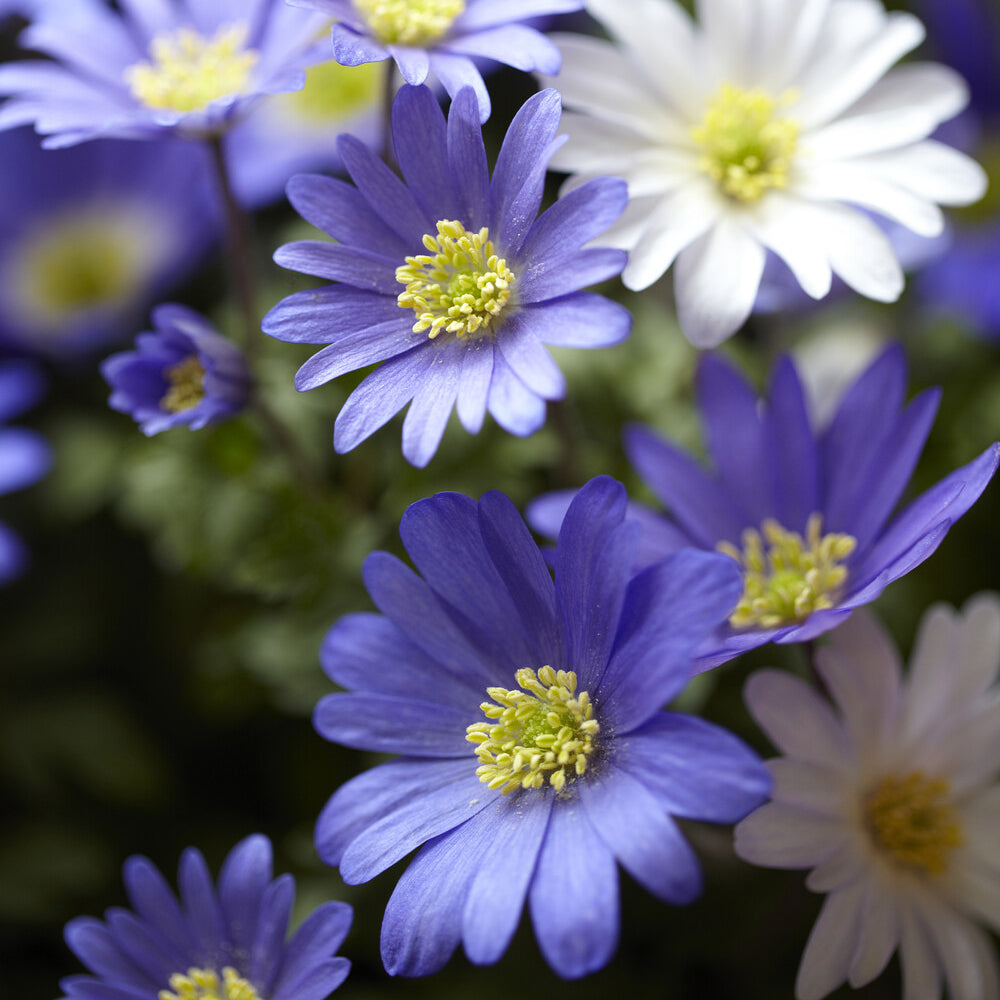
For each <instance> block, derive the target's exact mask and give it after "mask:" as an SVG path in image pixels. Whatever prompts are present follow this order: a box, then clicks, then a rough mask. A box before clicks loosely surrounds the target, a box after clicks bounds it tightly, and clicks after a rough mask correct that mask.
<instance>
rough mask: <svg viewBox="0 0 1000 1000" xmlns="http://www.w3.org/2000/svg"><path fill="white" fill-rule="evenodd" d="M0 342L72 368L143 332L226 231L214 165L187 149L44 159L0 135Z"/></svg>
mask: <svg viewBox="0 0 1000 1000" xmlns="http://www.w3.org/2000/svg"><path fill="white" fill-rule="evenodd" d="M0 181H2V184H3V190H4V203H3V206H4V207H3V224H2V225H0V292H2V294H0V344H7V345H11V346H14V347H16V348H17V349H18V350H20V351H28V352H30V353H32V354H42V355H47V356H50V357H54V358H67V357H71V356H75V355H79V354H81V353H86V352H88V351H92V350H94V349H95V348H96V347H104V348H106V347H107V346H108V344H109V342H110V341H112V340H114V339H116V338H117V337H119V336H121V335H122V334H123V333H125V332H127V331H128V330H129V328H131V329H132V330H134V329H135V328H136V325H137V324H138V323H139V322H140V321H141V319H140V317H141V316H142V315H144V314H145V311H146V309H147V308H148V306H149V303H150V302H152V301H156V299H157V298H158V297H160V295H161V293H163V292H165V291H166V290H167V289H168V288H169V287H170V286H172V285H176V284H177V283H178V281H180V279H182V278H183V277H184V276H185V275H187V274H188V273H190V272H191V270H192V269H193V268H195V267H196V266H197V265H198V263H199V261H200V260H201V258H202V256H203V255H204V252H205V251H206V250H207V249H208V248H209V246H210V245H211V243H212V241H213V240H214V238H215V236H216V234H217V232H218V228H219V225H218V219H217V214H216V210H215V191H214V188H213V187H212V183H213V182H212V178H211V174H210V173H209V171H208V163H207V158H206V157H204V156H203V155H202V151H201V150H199V149H197V148H194V147H192V146H190V145H188V144H185V143H178V142H169V141H156V142H150V143H129V142H117V141H114V140H101V141H99V142H94V143H89V144H87V145H86V146H81V147H79V148H76V149H67V150H58V151H45V150H43V149H41V148H40V147H39V143H38V137H37V136H36V135H35V134H34V133H32V132H31V131H30V130H28V129H18V130H16V131H13V132H9V133H6V134H2V135H0Z"/></svg>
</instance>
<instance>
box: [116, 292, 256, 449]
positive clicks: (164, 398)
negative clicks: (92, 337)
mask: <svg viewBox="0 0 1000 1000" xmlns="http://www.w3.org/2000/svg"><path fill="white" fill-rule="evenodd" d="M153 326H154V327H155V329H154V330H153V331H151V332H148V333H140V334H139V336H138V337H137V338H136V342H135V344H136V349H135V350H134V351H123V352H122V353H120V354H113V355H112V356H111V357H110V358H108V359H107V360H106V361H105V362H104V363H103V364H102V365H101V374H102V375H104V378H105V380H106V381H107V382H108V384H109V385H110V386H111V398H110V399H109V400H108V404H109V405H110V406H111V408H112V409H113V410H119V411H120V412H122V413H128V414H130V415H131V416H132V418H133V419H134V420H135V421H136V423H137V424H139V426H140V427H141V428H142V430H143V433H145V434H150V435H152V434H159V432H160V431H165V430H168V429H169V428H171V427H178V426H180V425H182V424H184V425H187V426H188V427H190V428H191V430H199V429H200V428H202V427H206V426H208V425H209V424H215V423H218V422H219V421H220V420H226V419H227V418H229V417H231V416H233V415H234V414H236V413H238V412H239V411H240V410H242V409H243V407H244V406H245V405H246V402H247V399H248V397H249V394H250V373H249V370H248V368H247V364H246V361H245V359H244V357H243V355H242V353H241V352H240V350H239V348H237V347H236V345H235V344H233V343H232V341H230V340H227V339H226V338H225V337H223V336H222V335H221V334H220V333H218V332H217V331H216V330H215V328H214V327H213V326H212V325H211V324H210V323H209V322H208V320H207V319H205V317H204V316H202V315H200V314H199V313H196V312H194V310H192V309H187V308H186V307H184V306H179V305H172V304H171V305H161V306H157V307H156V308H155V309H154V310H153Z"/></svg>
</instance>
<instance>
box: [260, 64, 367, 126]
mask: <svg viewBox="0 0 1000 1000" xmlns="http://www.w3.org/2000/svg"><path fill="white" fill-rule="evenodd" d="M381 84H382V73H381V70H380V67H379V64H378V63H365V64H364V65H362V66H341V65H340V63H338V62H334V61H333V60H330V62H325V63H320V64H319V65H318V66H313V67H312V68H311V69H308V70H306V85H305V86H304V87H303V88H302V89H301V90H295V91H292V92H291V93H290V94H278V95H277V96H276V97H275V98H273V99H272V103H275V102H276V103H277V104H278V105H279V107H280V108H281V113H282V114H286V113H287V114H289V115H291V116H292V117H294V118H298V119H301V120H304V121H306V122H312V123H315V124H316V125H324V124H329V123H330V122H336V121H341V120H343V119H344V118H348V117H350V116H351V115H355V114H358V113H359V112H361V111H364V110H365V109H366V108H370V107H373V106H374V104H375V101H376V100H377V99H378V95H379V88H380V87H381Z"/></svg>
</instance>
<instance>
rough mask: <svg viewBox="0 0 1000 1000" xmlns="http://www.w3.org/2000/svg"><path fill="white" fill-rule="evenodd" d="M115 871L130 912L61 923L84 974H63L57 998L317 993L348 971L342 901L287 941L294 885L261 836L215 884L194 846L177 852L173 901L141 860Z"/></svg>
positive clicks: (318, 997) (242, 998)
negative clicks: (275, 872) (276, 871)
mask: <svg viewBox="0 0 1000 1000" xmlns="http://www.w3.org/2000/svg"><path fill="white" fill-rule="evenodd" d="M123 874H124V880H125V888H126V890H127V891H128V896H129V900H130V902H131V904H132V911H128V910H124V909H119V908H115V909H111V910H108V911H107V913H105V916H104V921H100V920H96V919H94V918H93V917H80V918H78V919H76V920H72V921H70V923H69V924H67V925H66V943H67V944H68V945H69V946H70V948H71V949H72V950H73V952H74V953H75V954H76V956H77V958H79V959H80V961H81V962H83V964H84V965H86V966H87V967H88V968H89V969H90V970H91V972H92V973H93V975H87V976H83V975H81V976H70V977H69V978H67V979H64V980H63V981H62V982H61V983H60V984H59V985H60V986H61V987H62V990H63V993H64V1000H109V998H111V997H115V998H118V997H121V998H123V1000H124V998H126V997H128V998H135V1000H139V998H142V1000H147V998H148V1000H154V998H159V1000H325V998H326V997H327V996H329V995H330V993H332V992H333V991H334V990H335V989H336V988H337V987H338V986H339V985H340V984H341V983H342V982H343V981H344V979H345V978H346V976H347V973H348V971H349V970H350V967H351V963H350V962H349V961H348V960H347V959H346V958H339V957H337V956H336V955H335V952H336V950H337V948H339V947H340V944H341V942H342V941H343V940H344V938H345V937H346V936H347V931H348V930H349V929H350V926H351V915H352V914H351V907H350V906H348V905H347V904H346V903H337V902H331V903H324V904H323V905H322V906H320V907H319V908H318V909H316V910H314V911H313V913H312V914H311V915H310V916H308V917H307V918H306V919H305V920H304V921H303V923H302V925H301V926H300V927H299V928H298V930H297V931H296V932H295V934H294V935H293V936H292V938H291V940H286V935H287V933H288V920H289V917H290V915H291V909H292V903H293V901H294V898H295V882H294V880H293V879H292V876H291V875H281V876H279V877H278V878H276V879H273V880H272V873H271V843H270V841H269V840H268V839H267V838H266V837H264V836H261V835H260V834H256V835H254V836H251V837H247V839H246V840H243V841H241V842H240V843H239V844H237V845H236V846H235V847H234V848H233V849H232V851H230V852H229V856H228V857H227V858H226V860H225V863H224V864H223V866H222V871H221V872H220V873H219V881H218V885H215V884H213V882H212V876H211V874H210V873H209V870H208V866H207V865H206V864H205V859H204V858H203V857H202V855H201V853H200V852H199V851H197V850H195V849H194V848H189V849H188V850H186V851H185V852H184V854H182V855H181V860H180V865H179V866H178V872H177V881H178V885H179V887H180V899H178V898H177V897H175V895H174V893H173V892H172V891H171V889H170V887H169V886H168V885H167V882H166V880H165V879H164V878H163V876H162V875H161V874H160V872H159V871H158V870H157V869H156V868H155V867H154V865H153V864H152V863H151V862H150V861H149V860H148V859H147V858H143V857H132V858H129V859H128V861H126V862H125V866H124V869H123Z"/></svg>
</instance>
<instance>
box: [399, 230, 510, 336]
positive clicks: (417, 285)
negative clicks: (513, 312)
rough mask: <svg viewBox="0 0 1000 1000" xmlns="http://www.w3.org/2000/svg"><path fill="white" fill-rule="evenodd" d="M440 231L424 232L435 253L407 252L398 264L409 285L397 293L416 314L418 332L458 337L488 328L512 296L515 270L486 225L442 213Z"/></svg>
mask: <svg viewBox="0 0 1000 1000" xmlns="http://www.w3.org/2000/svg"><path fill="white" fill-rule="evenodd" d="M437 231H438V234H437V236H436V237H434V236H431V235H427V236H425V237H424V246H425V247H426V248H427V249H428V250H429V251H430V254H420V255H419V256H417V257H407V258H406V263H405V264H403V265H401V266H400V267H397V268H396V280H397V281H398V282H399V283H400V284H401V285H405V286H406V291H405V292H400V293H399V297H398V298H397V299H396V301H397V303H399V306H400V308H402V309H412V310H413V311H414V312H415V313H416V314H417V321H416V323H414V324H413V331H414V333H421V332H422V331H424V330H429V331H430V333H428V336H429V337H430V338H431V339H432V340H433V339H434V338H435V337H436V336H437V335H438V334H439V333H440V332H441V331H442V330H444V331H446V332H448V333H453V334H455V336H456V337H458V338H459V340H464V339H465V338H467V337H471V336H472V335H473V334H474V333H478V332H485V331H486V330H487V329H488V327H489V325H490V323H491V322H492V321H493V320H494V319H495V318H496V317H497V316H499V315H500V313H501V311H502V310H503V307H504V306H505V305H506V304H507V302H508V300H509V299H510V296H511V286H512V285H513V283H514V274H513V272H512V271H511V270H510V268H509V267H508V266H507V261H505V260H504V259H503V257H498V256H497V255H496V254H495V253H494V251H493V244H492V243H491V242H490V233H489V230H488V229H487V228H486V227H485V226H484V227H483V228H482V229H480V230H479V232H478V233H469V232H467V231H466V229H465V226H463V225H462V223H461V222H453V221H450V220H448V219H442V220H441V221H440V222H439V223H438V224H437Z"/></svg>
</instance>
